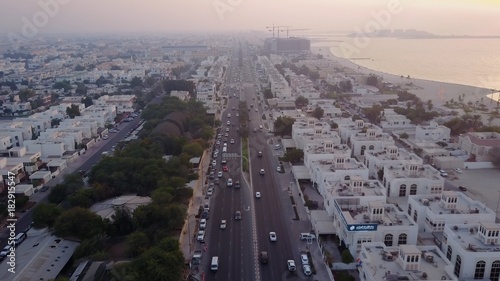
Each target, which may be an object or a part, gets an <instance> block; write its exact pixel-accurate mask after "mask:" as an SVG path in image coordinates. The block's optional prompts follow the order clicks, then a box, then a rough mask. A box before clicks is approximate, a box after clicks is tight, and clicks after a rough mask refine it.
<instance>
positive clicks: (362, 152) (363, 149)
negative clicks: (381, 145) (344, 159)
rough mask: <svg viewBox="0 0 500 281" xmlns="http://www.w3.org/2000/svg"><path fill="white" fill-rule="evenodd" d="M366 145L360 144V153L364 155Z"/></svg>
mask: <svg viewBox="0 0 500 281" xmlns="http://www.w3.org/2000/svg"><path fill="white" fill-rule="evenodd" d="M365 150H366V145H362V146H361V155H365Z"/></svg>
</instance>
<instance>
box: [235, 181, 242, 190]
mask: <svg viewBox="0 0 500 281" xmlns="http://www.w3.org/2000/svg"><path fill="white" fill-rule="evenodd" d="M240 187H241V185H240V181H235V182H234V188H236V189H238V188H240Z"/></svg>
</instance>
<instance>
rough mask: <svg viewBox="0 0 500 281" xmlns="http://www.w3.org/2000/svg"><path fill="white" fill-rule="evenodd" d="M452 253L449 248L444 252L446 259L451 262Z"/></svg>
mask: <svg viewBox="0 0 500 281" xmlns="http://www.w3.org/2000/svg"><path fill="white" fill-rule="evenodd" d="M452 253H453V251H452V250H451V247H450V246H448V249H447V250H446V258H447V259H448V260H449V261H451V254H452Z"/></svg>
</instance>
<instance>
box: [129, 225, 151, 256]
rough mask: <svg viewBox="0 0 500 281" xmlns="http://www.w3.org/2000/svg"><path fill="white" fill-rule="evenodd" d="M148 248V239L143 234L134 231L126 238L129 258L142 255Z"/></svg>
mask: <svg viewBox="0 0 500 281" xmlns="http://www.w3.org/2000/svg"><path fill="white" fill-rule="evenodd" d="M148 247H149V239H148V237H147V236H146V234H145V233H144V232H141V231H136V232H133V233H131V234H130V235H128V236H127V252H128V254H129V256H130V257H136V256H138V255H140V254H142V253H144V252H145V251H146V250H147V249H148Z"/></svg>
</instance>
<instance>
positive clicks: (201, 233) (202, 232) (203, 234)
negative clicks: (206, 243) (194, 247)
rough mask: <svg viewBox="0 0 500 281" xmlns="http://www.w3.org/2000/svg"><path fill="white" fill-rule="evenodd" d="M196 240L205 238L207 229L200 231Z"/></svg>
mask: <svg viewBox="0 0 500 281" xmlns="http://www.w3.org/2000/svg"><path fill="white" fill-rule="evenodd" d="M196 240H198V241H200V242H202V241H203V240H205V231H204V230H200V231H198V236H197V237H196Z"/></svg>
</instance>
